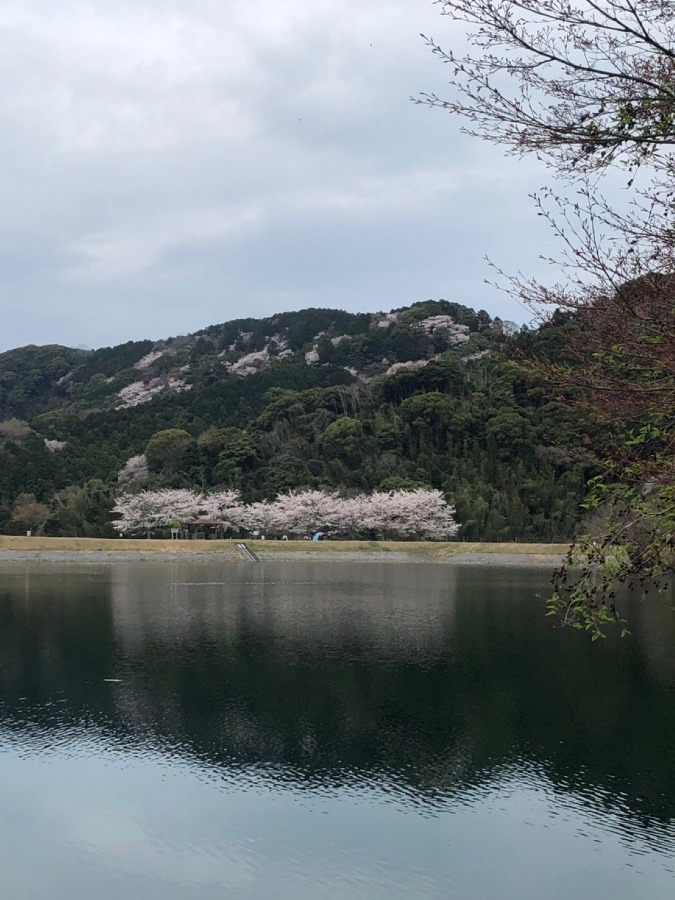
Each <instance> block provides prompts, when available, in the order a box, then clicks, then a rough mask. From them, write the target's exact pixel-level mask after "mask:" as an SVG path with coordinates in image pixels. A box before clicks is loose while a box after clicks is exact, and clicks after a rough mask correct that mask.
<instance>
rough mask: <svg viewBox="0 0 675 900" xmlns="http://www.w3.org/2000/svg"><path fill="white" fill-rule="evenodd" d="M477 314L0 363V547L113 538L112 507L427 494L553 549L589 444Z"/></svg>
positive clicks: (340, 320)
mask: <svg viewBox="0 0 675 900" xmlns="http://www.w3.org/2000/svg"><path fill="white" fill-rule="evenodd" d="M508 330H509V329H505V328H504V326H503V325H502V323H500V322H499V321H498V320H495V321H492V320H491V319H490V317H489V316H488V315H487V314H486V313H484V312H478V313H477V312H475V311H474V310H472V309H470V308H468V307H464V306H461V305H459V304H454V303H448V302H446V301H428V302H424V303H417V304H414V305H412V306H410V307H407V308H404V309H400V310H395V311H393V312H390V313H374V314H370V313H368V314H352V313H346V312H342V311H337V310H323V309H308V310H304V311H302V312H294V313H283V314H280V315H276V316H273V317H270V318H267V319H239V320H235V321H232V322H226V323H224V324H221V325H214V326H211V327H209V328H206V329H203V330H202V331H199V332H197V333H195V334H191V335H182V336H179V337H174V338H167V339H166V340H161V341H155V342H153V341H137V342H129V343H126V344H122V345H120V346H117V347H109V348H103V349H100V350H95V351H86V350H76V349H71V348H67V347H61V346H56V345H49V346H43V347H34V346H31V347H24V348H21V349H17V350H12V351H9V352H7V353H4V354H0V530H2V531H4V532H5V533H21V532H22V531H25V530H27V528H33V529H41V530H44V531H45V532H46V533H48V534H69V535H82V534H83V535H96V536H105V535H107V534H109V533H110V532H109V527H110V526H109V510H110V507H111V506H112V502H113V497H114V495H115V493H119V491H121V490H122V489H132V490H133V489H139V488H141V487H144V486H148V487H161V486H172V487H192V488H197V489H200V490H206V489H209V488H214V487H235V488H237V489H239V490H240V491H241V492H242V495H243V496H244V497H245V498H246V499H248V500H257V499H262V498H266V497H273V496H275V495H276V494H277V493H279V492H282V491H285V490H288V489H291V488H293V489H299V488H303V487H326V488H336V489H340V490H342V491H346V492H350V491H371V490H374V489H378V490H389V489H396V488H401V487H403V488H408V487H417V486H428V487H433V488H439V489H441V490H443V491H444V492H445V493H446V494H447V496H448V497H449V498H450V499H451V500H452V502H454V503H455V504H456V507H457V515H458V519H459V521H460V523H461V525H462V529H461V536H462V537H463V538H464V539H466V540H565V539H566V538H568V537H569V536H570V534H571V533H572V531H573V529H574V525H575V522H576V519H577V510H578V504H579V500H580V499H581V497H582V496H583V492H584V489H585V487H584V486H585V482H586V480H587V478H588V476H589V475H590V474H592V472H593V471H594V468H595V466H596V465H597V463H596V460H595V456H594V454H593V452H592V449H591V448H592V446H593V440H594V438H593V435H594V429H595V426H593V424H592V423H586V422H583V421H581V420H580V418H579V414H578V413H576V414H575V418H574V420H572V419H571V418H570V416H571V415H572V414H571V413H569V412H568V411H567V410H565V409H564V408H562V407H560V406H559V405H557V404H556V403H554V402H551V401H550V400H548V399H547V398H546V397H545V396H544V395H543V393H542V391H541V390H540V389H539V388H538V386H537V385H536V384H531V383H527V382H526V381H525V380H524V377H523V375H522V373H521V371H520V369H519V367H518V366H517V365H516V364H515V363H514V360H513V358H512V357H513V348H514V346H515V344H516V343H517V342H518V341H519V340H520V341H522V340H527V341H529V342H532V341H541V342H542V343H545V340H546V336H545V335H539V334H538V333H536V332H534V333H533V332H531V333H529V334H528V335H527V336H525V337H522V336H516V337H515V338H510V337H509V336H508V334H505V331H508Z"/></svg>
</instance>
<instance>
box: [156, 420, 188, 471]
mask: <svg viewBox="0 0 675 900" xmlns="http://www.w3.org/2000/svg"><path fill="white" fill-rule="evenodd" d="M191 443H192V437H191V436H190V435H189V434H188V432H187V431H185V430H184V429H182V428H167V429H165V430H164V431H158V432H156V433H155V434H153V436H152V437H151V438H150V440H149V441H148V443H147V446H146V448H145V458H146V460H147V464H148V467H149V468H150V469H151V470H152V471H154V472H157V471H159V470H163V471H165V472H167V473H170V474H173V473H174V472H176V470H177V469H178V466H179V463H180V459H181V455H182V454H183V452H184V451H185V450H186V448H187V447H188V446H189V445H190V444H191Z"/></svg>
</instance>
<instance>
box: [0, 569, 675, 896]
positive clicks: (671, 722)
mask: <svg viewBox="0 0 675 900" xmlns="http://www.w3.org/2000/svg"><path fill="white" fill-rule="evenodd" d="M548 578H549V573H548V572H547V571H546V570H545V569H542V568H541V567H538V568H525V567H517V566H509V567H503V568H487V567H478V566H454V565H451V564H449V565H445V564H435V565H434V564H424V563H409V564H404V563H390V564H382V563H378V562H359V563H352V562H349V563H340V562H319V561H312V562H274V563H262V564H257V565H256V564H247V563H233V562H227V563H220V564H218V563H194V562H192V563H191V562H190V561H184V562H183V561H179V562H173V561H172V562H166V563H160V562H133V563H128V562H117V563H111V564H109V565H98V564H96V565H94V564H90V565H77V564H72V563H68V564H66V563H46V562H33V563H26V562H8V561H0V884H1V886H2V887H1V889H0V894H1V895H2V897H3V898H5V897H6V898H7V900H29V898H30V900H41V898H49V900H75V898H85V897H86V898H89V897H92V898H96V900H120V898H122V900H136V898H143V900H155V898H156V900H160V898H161V900H175V898H181V900H183V898H185V900H196V898H219V900H222V898H237V900H249V898H256V900H257V898H261V900H262V898H274V900H305V898H306V900H324V898H330V900H338V898H339V900H343V898H344V900H347V898H349V900H361V898H363V900H371V898H387V900H390V898H393V900H396V898H448V897H460V898H469V900H474V898H476V900H479V898H480V900H485V898H514V900H516V898H517V900H529V898H532V900H542V898H547V900H550V898H572V897H575V898H576V897H580V898H584V900H589V898H603V900H604V898H612V900H623V898H636V900H637V898H639V900H644V898H650V900H658V898H668V900H670V898H672V897H673V896H675V862H674V861H675V614H674V613H673V605H672V597H671V598H670V599H668V598H666V601H665V602H664V600H663V599H657V600H655V601H653V602H652V601H650V602H647V603H637V602H633V603H632V605H631V606H630V609H629V610H628V612H629V616H630V621H631V627H632V635H631V636H630V637H628V638H626V639H624V640H621V639H619V638H618V637H616V636H611V637H609V638H608V639H607V640H604V641H600V642H596V643H591V642H590V640H589V638H588V637H587V636H586V635H583V634H579V633H577V632H574V631H569V630H564V629H560V628H557V627H555V623H553V622H552V621H551V620H550V619H547V618H546V617H545V616H544V608H543V601H542V599H541V597H542V596H543V595H545V594H546V591H547V589H548Z"/></svg>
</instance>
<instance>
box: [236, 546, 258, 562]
mask: <svg viewBox="0 0 675 900" xmlns="http://www.w3.org/2000/svg"><path fill="white" fill-rule="evenodd" d="M237 550H238V551H239V552H240V553H241V555H242V556H243V557H244V559H245V560H247V561H248V562H260V557H259V556H258V554H257V553H256V552H255V551H254V550H251V548H250V547H249V546H248V544H245V543H244V542H243V541H239V542H238V543H237Z"/></svg>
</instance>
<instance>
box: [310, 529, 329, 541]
mask: <svg viewBox="0 0 675 900" xmlns="http://www.w3.org/2000/svg"><path fill="white" fill-rule="evenodd" d="M325 537H326V532H325V531H317V533H316V534H315V535H314V537H313V538H312V540H313V541H320V540H321V539H322V538H325Z"/></svg>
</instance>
